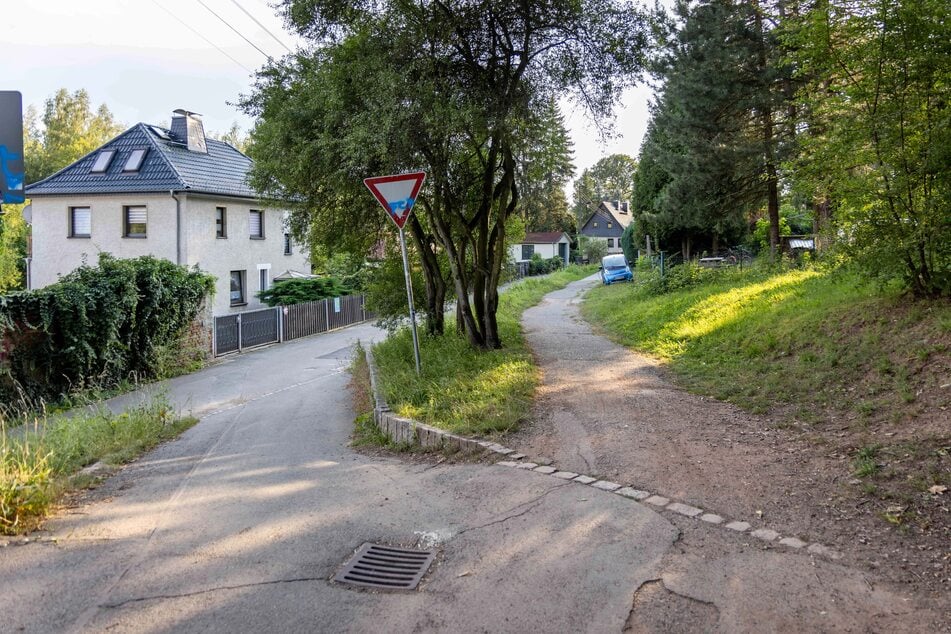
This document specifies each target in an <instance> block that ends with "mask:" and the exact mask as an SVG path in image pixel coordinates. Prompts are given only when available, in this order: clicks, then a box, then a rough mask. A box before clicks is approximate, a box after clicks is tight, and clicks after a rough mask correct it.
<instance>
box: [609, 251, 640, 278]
mask: <svg viewBox="0 0 951 634" xmlns="http://www.w3.org/2000/svg"><path fill="white" fill-rule="evenodd" d="M633 279H634V274H633V273H632V272H631V267H629V266H628V265H627V261H626V260H625V259H624V256H623V255H622V254H620V253H616V254H614V255H607V256H605V257H604V258H602V259H601V281H602V282H604V283H605V284H610V283H611V282H623V281H624V280H633Z"/></svg>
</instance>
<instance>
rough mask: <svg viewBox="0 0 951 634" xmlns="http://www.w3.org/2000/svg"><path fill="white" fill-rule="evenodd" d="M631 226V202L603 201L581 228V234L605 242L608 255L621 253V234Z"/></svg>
mask: <svg viewBox="0 0 951 634" xmlns="http://www.w3.org/2000/svg"><path fill="white" fill-rule="evenodd" d="M630 224H631V213H630V203H629V202H627V201H620V200H616V201H610V200H603V201H601V204H599V205H598V208H597V209H595V210H594V213H592V214H591V216H590V217H589V218H588V219H587V220H586V221H585V223H584V225H582V226H581V231H580V232H579V233H580V234H581V235H583V236H587V237H588V238H595V239H598V240H605V241H606V242H607V245H608V253H621V234H623V233H624V230H625V229H626V228H627V226H628V225H630Z"/></svg>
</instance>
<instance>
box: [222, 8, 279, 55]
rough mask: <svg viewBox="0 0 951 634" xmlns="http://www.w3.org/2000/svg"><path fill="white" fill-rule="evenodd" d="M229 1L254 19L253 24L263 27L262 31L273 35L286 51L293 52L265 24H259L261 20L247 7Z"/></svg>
mask: <svg viewBox="0 0 951 634" xmlns="http://www.w3.org/2000/svg"><path fill="white" fill-rule="evenodd" d="M231 2H232V3H233V4H234V6H236V7H238V8H239V9H241V10H242V11H243V12H244V14H245V15H246V16H248V17H249V18H251V19H252V20H254V23H255V24H257V25H258V26H259V27H261V28H262V29H264V32H265V33H267V34H268V35H270V36H271V37H273V38H274V41H275V42H277V43H278V44H280V45H281V46H283V47H284V48H285V49H287V52H288V53H293V52H294V51H292V50H291V49H290V47H289V46H288V45H287V44H285V43H284V42H282V41H281V40H279V39H278V38H277V36H276V35H274V34H273V33H271V32H270V31H269V30H268V28H267V27H266V26H264V25H263V24H261V22H259V21H258V19H257V18H256V17H254V16H253V15H251V14H250V13H249V12H248V10H247V9H245V8H244V7H242V6H241V5H240V4H238V0H231Z"/></svg>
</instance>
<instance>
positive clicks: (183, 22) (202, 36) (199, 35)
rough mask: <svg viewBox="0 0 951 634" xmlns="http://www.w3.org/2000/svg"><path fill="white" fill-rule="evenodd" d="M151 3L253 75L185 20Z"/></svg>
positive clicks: (155, 1)
mask: <svg viewBox="0 0 951 634" xmlns="http://www.w3.org/2000/svg"><path fill="white" fill-rule="evenodd" d="M152 2H153V3H155V6H157V7H158V8H159V9H161V10H162V11H164V12H165V13H167V14H169V15H170V16H172V17H173V18H175V19H176V20H178V21H179V22H181V23H182V25H183V26H185V27H187V28H188V30H190V31H191V32H192V33H194V34H195V35H197V36H198V37H200V38H201V39H203V40H205V41H206V42H208V44H210V45H211V46H213V47H214V48H216V49H218V52H219V53H221V54H222V55H224V56H225V57H227V58H228V59H230V60H231V61H232V62H234V63H235V64H237V65H238V66H240V67H241V68H243V69H244V70H246V71H248V74H250V75H253V74H254V71H253V70H251V69H250V68H248V67H247V66H245V65H244V64H242V63H241V62H239V61H238V60H236V59H235V58H233V57H232V56H231V55H229V54H228V53H227V52H225V50H224V49H223V48H221V47H220V46H218V45H217V44H215V43H214V42H212V41H211V40H209V39H208V38H207V37H205V36H204V35H203V34H202V33H201V32H199V31H198V30H196V29H195V28H194V27H193V26H192V25H190V24H189V23H187V22H185V20H183V19H181V18H180V17H178V16H177V15H175V14H174V13H172V12H171V11H169V10H168V9H166V8H165V7H163V6H162V5H160V4H159V3H158V0H152Z"/></svg>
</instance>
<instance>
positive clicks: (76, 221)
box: [69, 207, 92, 238]
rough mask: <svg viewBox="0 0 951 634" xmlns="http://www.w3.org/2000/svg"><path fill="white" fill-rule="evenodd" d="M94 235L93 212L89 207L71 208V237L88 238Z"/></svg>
mask: <svg viewBox="0 0 951 634" xmlns="http://www.w3.org/2000/svg"><path fill="white" fill-rule="evenodd" d="M90 235H92V210H91V209H89V207H70V208H69V237H70V238H88V237H89V236H90Z"/></svg>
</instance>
